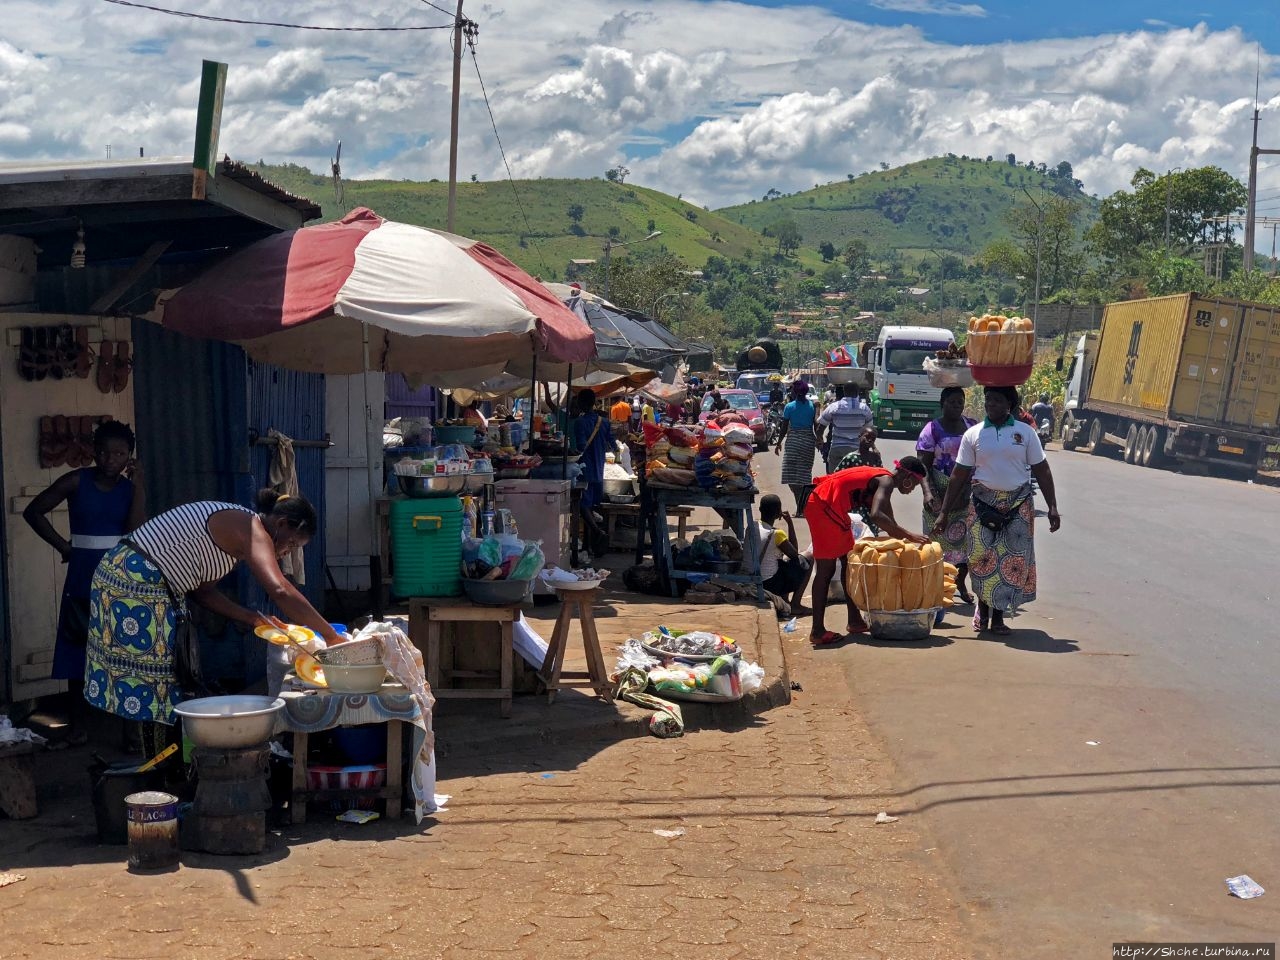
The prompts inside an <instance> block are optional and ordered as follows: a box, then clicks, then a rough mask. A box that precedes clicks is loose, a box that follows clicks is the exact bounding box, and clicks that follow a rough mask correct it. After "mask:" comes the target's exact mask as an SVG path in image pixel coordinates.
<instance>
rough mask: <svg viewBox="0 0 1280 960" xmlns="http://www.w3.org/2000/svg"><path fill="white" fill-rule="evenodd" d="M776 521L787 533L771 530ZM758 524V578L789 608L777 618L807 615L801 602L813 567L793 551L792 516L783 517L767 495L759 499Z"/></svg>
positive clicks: (779, 506) (778, 503) (777, 501)
mask: <svg viewBox="0 0 1280 960" xmlns="http://www.w3.org/2000/svg"><path fill="white" fill-rule="evenodd" d="M779 519H782V520H785V521H787V532H786V533H783V532H782V531H781V530H776V529H774V526H773V525H774V524H775V523H777V522H778V520H779ZM760 521H761V522H760V542H761V543H762V544H764V547H763V549H762V551H761V553H760V576H761V577H763V578H764V588H765V590H767V591H768V592H769V593H771V594H773V595H774V596H777V597H780V598H781V599H782V600H783V601H784V603H786V604H787V605H788V606H789V610H779V611H778V615H779V616H780V617H792V616H800V615H801V614H802V613H807V612H808V611H807V610H805V609H804V608H803V607H802V606H801V599H802V598H803V597H804V591H805V588H806V587H807V586H808V585H809V577H810V575H811V574H812V573H813V563H812V561H810V560H809V559H808V558H806V557H802V556H801V555H800V552H799V551H798V550H797V549H796V543H797V540H796V528H795V524H794V523H792V521H791V514H789V513H786V512H785V511H784V510H783V509H782V501H781V500H780V499H779V498H778V497H777V496H775V495H774V494H772V493H770V494H766V495H765V496H763V497H761V498H760Z"/></svg>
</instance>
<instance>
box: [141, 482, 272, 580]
mask: <svg viewBox="0 0 1280 960" xmlns="http://www.w3.org/2000/svg"><path fill="white" fill-rule="evenodd" d="M223 510H239V511H241V512H243V513H253V511H252V510H249V509H247V508H246V507H242V506H240V505H239V504H235V503H220V502H218V501H216V500H201V501H199V502H197V503H184V504H183V505H182V506H180V507H174V508H173V509H172V510H168V511H166V512H165V513H162V514H160V515H159V516H156V517H152V518H151V519H150V520H148V521H147V522H146V523H144V524H143V525H142V526H140V527H138V529H137V530H135V531H133V533H131V534H129V539H130V540H132V541H133V542H134V543H136V544H137V545H138V546H139V547H141V548H142V549H143V550H144V551H145V552H146V553H147V554H148V555H149V556H150V557H151V559H152V560H154V561H155V562H156V563H157V564H158V565H159V567H160V572H161V573H163V574H164V578H165V579H166V580H168V581H169V586H171V587H172V588H173V591H174V593H177V594H184V593H190V592H191V591H192V590H194V589H196V587H199V586H200V585H201V584H205V583H213V582H215V581H217V580H221V579H222V578H223V577H225V576H226V575H227V574H228V573H230V572H231V571H232V570H233V569H234V568H235V565H236V558H235V557H233V556H232V555H231V554H229V553H227V552H226V551H225V550H223V549H222V548H221V547H220V546H218V545H217V544H216V543H214V542H213V537H212V536H211V535H210V533H209V527H208V524H209V518H210V517H211V516H213V514H215V513H220V512H222V511H223Z"/></svg>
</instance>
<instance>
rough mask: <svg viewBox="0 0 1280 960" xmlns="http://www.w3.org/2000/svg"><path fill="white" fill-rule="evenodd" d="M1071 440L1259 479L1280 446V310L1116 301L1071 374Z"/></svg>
mask: <svg viewBox="0 0 1280 960" xmlns="http://www.w3.org/2000/svg"><path fill="white" fill-rule="evenodd" d="M1063 407H1064V410H1063V417H1062V445H1063V447H1064V448H1065V449H1067V450H1072V449H1076V448H1077V447H1083V448H1086V449H1087V450H1088V451H1089V452H1090V453H1094V454H1101V453H1104V452H1106V451H1107V450H1108V449H1110V450H1115V449H1116V448H1119V449H1120V450H1122V451H1123V454H1124V459H1125V462H1126V463H1134V464H1138V465H1141V466H1144V467H1158V466H1162V465H1165V464H1184V465H1185V464H1201V465H1204V466H1206V467H1214V468H1217V469H1219V470H1222V471H1224V472H1228V473H1232V474H1236V475H1239V476H1243V477H1252V476H1253V475H1254V473H1255V472H1256V471H1257V469H1258V466H1259V461H1260V460H1261V459H1262V458H1263V456H1264V455H1265V454H1266V452H1267V448H1268V447H1274V445H1275V444H1276V443H1277V442H1280V429H1278V428H1277V423H1278V422H1280V307H1276V306H1273V305H1269V304H1262V303H1250V302H1247V301H1242V300H1229V299H1225V298H1221V297H1202V296H1200V295H1199V294H1196V293H1182V294H1175V295H1173V296H1166V297H1150V298H1147V299H1143V300H1127V301H1124V302H1121V303H1112V304H1108V305H1107V307H1106V309H1105V310H1104V312H1103V315H1102V327H1101V329H1100V330H1099V331H1098V332H1097V333H1088V334H1085V335H1084V336H1082V337H1081V338H1080V339H1079V341H1078V342H1077V344H1076V349H1075V356H1074V357H1073V358H1072V361H1071V368H1070V370H1069V373H1068V383H1067V391H1066V397H1065V401H1064V404H1063Z"/></svg>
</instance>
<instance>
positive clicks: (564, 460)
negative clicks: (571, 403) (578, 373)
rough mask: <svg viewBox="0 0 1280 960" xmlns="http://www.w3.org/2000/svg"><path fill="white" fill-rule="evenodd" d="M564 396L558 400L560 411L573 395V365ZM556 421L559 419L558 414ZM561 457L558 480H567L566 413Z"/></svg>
mask: <svg viewBox="0 0 1280 960" xmlns="http://www.w3.org/2000/svg"><path fill="white" fill-rule="evenodd" d="M564 391H565V395H564V396H563V397H561V398H560V409H561V410H563V409H564V407H565V404H566V403H567V402H568V400H569V397H570V396H572V395H573V364H572V363H571V364H569V382H568V383H566V384H565V385H564ZM556 419H557V420H558V419H560V416H559V414H557V415H556ZM561 452H562V454H563V456H561V457H560V479H561V480H568V479H569V416H568V413H567V412H566V414H565V418H564V445H563V449H562V451H561Z"/></svg>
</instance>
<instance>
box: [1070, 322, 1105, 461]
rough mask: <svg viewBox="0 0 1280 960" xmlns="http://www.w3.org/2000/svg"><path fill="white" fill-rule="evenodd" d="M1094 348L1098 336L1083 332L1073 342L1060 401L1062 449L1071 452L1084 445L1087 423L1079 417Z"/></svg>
mask: <svg viewBox="0 0 1280 960" xmlns="http://www.w3.org/2000/svg"><path fill="white" fill-rule="evenodd" d="M1097 349H1098V335H1097V334H1096V333H1086V334H1085V335H1084V336H1082V337H1081V338H1080V339H1079V340H1077V341H1076V350H1075V353H1074V354H1073V355H1072V357H1071V367H1070V369H1068V370H1067V389H1066V394H1065V395H1064V396H1063V398H1062V426H1061V431H1062V446H1063V448H1064V449H1066V450H1074V449H1075V448H1076V447H1078V446H1080V444H1081V443H1083V442H1084V438H1083V435H1084V432H1085V430H1086V429H1087V428H1088V422H1087V421H1086V419H1085V417H1084V416H1083V414H1082V411H1083V409H1084V403H1085V399H1086V395H1087V391H1088V386H1089V375H1090V374H1091V373H1092V372H1093V358H1094V354H1095V353H1096V352H1097Z"/></svg>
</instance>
